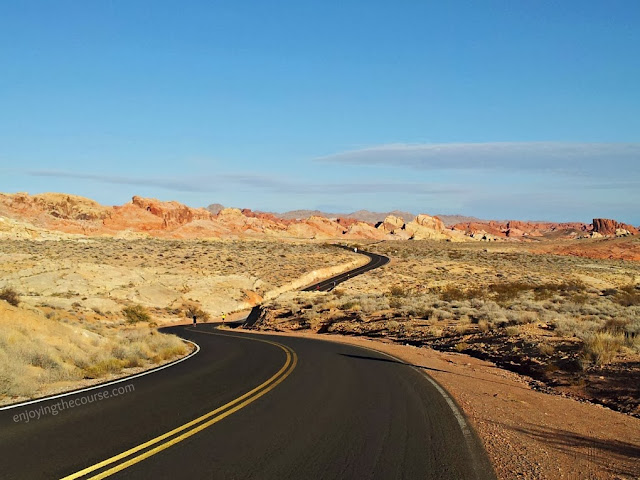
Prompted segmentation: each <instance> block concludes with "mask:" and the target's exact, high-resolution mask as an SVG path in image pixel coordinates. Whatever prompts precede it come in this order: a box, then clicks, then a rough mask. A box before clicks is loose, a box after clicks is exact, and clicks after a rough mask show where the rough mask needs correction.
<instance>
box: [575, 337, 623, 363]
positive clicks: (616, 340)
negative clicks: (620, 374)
mask: <svg viewBox="0 0 640 480" xmlns="http://www.w3.org/2000/svg"><path fill="white" fill-rule="evenodd" d="M623 343H624V336H623V335H620V334H612V333H608V332H598V333H595V334H593V335H589V336H588V337H587V338H586V339H585V341H584V346H583V356H584V358H585V360H588V361H591V362H593V363H595V364H596V365H606V364H608V363H611V361H613V359H614V358H615V357H616V355H617V354H618V353H619V352H620V350H621V349H622V345H623Z"/></svg>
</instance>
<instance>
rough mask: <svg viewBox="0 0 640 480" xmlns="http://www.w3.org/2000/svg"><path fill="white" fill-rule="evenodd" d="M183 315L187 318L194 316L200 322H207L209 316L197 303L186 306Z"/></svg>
mask: <svg viewBox="0 0 640 480" xmlns="http://www.w3.org/2000/svg"><path fill="white" fill-rule="evenodd" d="M184 316H185V317H187V318H188V319H192V318H193V317H196V319H197V320H200V321H201V322H207V321H209V319H210V318H211V316H210V315H209V314H208V313H207V312H205V311H204V310H202V308H200V307H199V306H198V305H189V306H188V307H186V308H185V310H184Z"/></svg>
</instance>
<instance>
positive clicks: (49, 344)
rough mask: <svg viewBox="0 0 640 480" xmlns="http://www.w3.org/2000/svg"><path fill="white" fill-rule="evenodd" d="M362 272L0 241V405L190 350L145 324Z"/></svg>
mask: <svg viewBox="0 0 640 480" xmlns="http://www.w3.org/2000/svg"><path fill="white" fill-rule="evenodd" d="M363 262H364V261H363V260H362V258H361V257H360V256H357V255H355V254H352V253H350V252H347V251H345V250H341V249H337V248H334V247H331V246H327V245H323V244H299V243H291V242H278V243H274V242H262V241H243V242H231V241H197V240H161V239H153V238H148V239H139V240H119V239H114V238H108V237H107V238H80V239H78V238H68V237H65V238H61V239H58V240H45V241H42V240H38V241H33V240H11V239H3V240H0V299H1V300H0V401H2V402H4V403H8V402H11V401H15V400H17V399H21V398H26V397H33V396H39V395H43V394H46V393H51V392H52V391H60V390H64V389H65V388H67V389H68V388H71V387H72V386H75V385H80V384H85V383H91V382H94V381H96V380H99V379H106V378H111V377H113V376H114V375H122V374H125V373H131V372H132V370H131V369H142V368H148V367H151V366H155V365H156V364H158V363H161V362H164V361H169V360H171V359H173V358H176V357H178V356H180V355H184V354H186V353H188V351H190V349H191V347H190V345H189V344H186V343H184V342H182V341H181V340H180V339H178V338H177V337H175V336H172V335H165V334H161V333H158V332H157V329H156V327H157V326H159V325H167V324H174V323H180V322H186V321H189V320H190V318H191V316H192V315H193V314H196V315H197V316H198V317H199V318H200V321H207V320H208V319H209V318H211V317H215V316H219V315H221V314H222V313H229V312H233V311H237V310H241V309H244V308H248V307H250V306H252V305H254V304H255V303H256V302H259V301H261V300H262V297H263V296H265V295H267V296H268V295H269V294H270V293H272V292H276V293H277V292H278V291H279V289H287V288H288V286H289V285H288V284H289V283H291V282H294V281H296V280H297V279H298V278H299V277H301V276H303V275H304V274H305V273H308V272H313V271H314V270H320V271H322V269H323V268H329V270H328V271H327V272H326V273H325V275H328V274H330V273H331V271H332V270H331V268H332V267H335V266H338V268H339V269H340V268H347V267H348V266H355V265H359V264H362V263H363ZM345 265H346V266H345ZM313 278H314V277H313ZM296 286H297V285H295V284H293V285H291V288H295V287H296ZM187 317H188V318H187Z"/></svg>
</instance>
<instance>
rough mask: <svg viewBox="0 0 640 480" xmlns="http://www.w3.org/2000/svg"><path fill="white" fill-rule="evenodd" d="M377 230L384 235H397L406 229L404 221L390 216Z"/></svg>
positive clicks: (377, 226)
mask: <svg viewBox="0 0 640 480" xmlns="http://www.w3.org/2000/svg"><path fill="white" fill-rule="evenodd" d="M376 228H377V229H378V230H380V231H382V232H384V233H391V234H395V233H397V232H399V231H400V230H402V229H403V228H404V219H402V218H400V217H396V216H395V215H388V216H387V217H386V218H385V219H384V220H383V221H382V222H380V223H379V224H377V225H376Z"/></svg>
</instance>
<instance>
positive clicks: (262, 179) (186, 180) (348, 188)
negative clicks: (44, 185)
mask: <svg viewBox="0 0 640 480" xmlns="http://www.w3.org/2000/svg"><path fill="white" fill-rule="evenodd" d="M27 174H28V175H31V176H36V177H55V178H70V179H78V180H91V181H96V182H101V183H111V184H119V185H137V186H148V187H157V188H162V189H165V190H173V191H180V192H201V193H208V192H214V191H219V190H220V188H221V186H222V187H225V186H231V185H233V186H235V187H238V186H240V187H245V188H251V189H258V190H262V191H267V192H273V193H282V194H298V195H304V194H341V195H346V194H367V193H371V194H379V193H412V194H416V195H430V194H437V195H443V194H444V195H447V194H451V195H455V194H458V193H462V192H463V191H464V190H463V189H462V188H461V187H458V186H455V185H446V186H443V185H438V184H433V183H420V182H371V183H307V182H304V181H299V180H293V179H281V178H275V177H272V176H269V175H260V174H242V173H225V174H219V175H199V176H182V177H171V178H165V177H144V178H142V177H129V176H126V177H125V176H120V175H106V174H105V175H103V174H95V173H78V172H65V171H58V170H31V171H29V172H27Z"/></svg>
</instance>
